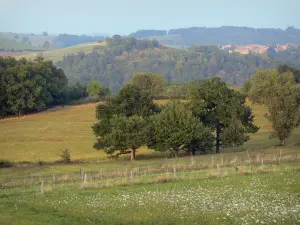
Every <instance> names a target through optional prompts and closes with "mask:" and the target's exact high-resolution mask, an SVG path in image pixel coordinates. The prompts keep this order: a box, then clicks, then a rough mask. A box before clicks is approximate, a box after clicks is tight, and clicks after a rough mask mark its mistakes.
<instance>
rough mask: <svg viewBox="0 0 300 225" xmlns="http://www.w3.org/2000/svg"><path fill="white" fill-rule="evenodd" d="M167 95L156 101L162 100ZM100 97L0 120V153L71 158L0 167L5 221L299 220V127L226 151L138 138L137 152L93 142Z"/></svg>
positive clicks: (54, 224)
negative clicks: (155, 144) (179, 148)
mask: <svg viewBox="0 0 300 225" xmlns="http://www.w3.org/2000/svg"><path fill="white" fill-rule="evenodd" d="M165 102H166V100H160V101H158V103H159V104H164V103H165ZM95 106H96V104H86V105H79V106H65V107H56V108H53V109H51V110H48V111H46V112H42V113H39V114H33V115H28V116H23V117H16V118H9V119H4V120H0V127H1V130H0V156H1V157H0V159H7V160H11V161H14V162H20V161H48V162H52V161H55V160H58V159H59V156H58V153H59V150H61V149H65V148H69V149H71V156H72V159H73V160H81V162H78V163H73V164H41V165H40V166H37V165H31V164H28V165H25V164H21V165H19V166H20V167H12V168H4V169H0V224H1V225H2V224H3V225H22V224H23V225H42V224H43V225H44V224H45V225H59V224H61V225H65V224H72V225H73V224H74V225H85V224H118V225H120V224H123V225H125V224H155V225H156V224H174V225H175V224H182V225H183V224H208V225H209V224H211V225H213V224H228V225H229V224H230V225H232V224H274V225H277V224H300V164H299V162H300V154H299V150H300V148H299V142H300V140H299V136H300V129H297V130H295V132H294V133H293V135H292V137H291V138H290V140H289V141H288V145H287V146H285V147H276V144H278V141H277V140H270V139H269V138H268V137H269V134H270V131H271V125H270V123H269V122H268V121H267V120H266V119H265V118H264V116H263V115H264V113H265V112H266V109H265V108H264V107H263V106H260V105H252V107H253V110H254V114H255V116H256V123H257V124H258V125H259V126H260V127H261V129H260V131H259V132H258V133H257V134H255V135H253V136H252V138H251V140H250V141H249V142H248V143H247V144H246V145H245V146H243V147H242V148H238V149H235V151H234V152H233V150H232V149H222V152H223V153H222V154H218V155H215V154H207V155H201V156H195V157H181V158H164V157H162V155H161V154H157V153H153V152H152V151H150V150H148V149H146V148H142V149H140V150H139V151H138V155H137V158H138V160H136V161H133V162H131V161H129V160H128V159H127V157H124V158H123V157H122V158H120V159H119V160H116V161H114V160H105V161H99V160H100V159H105V155H104V154H103V153H102V152H97V151H95V150H93V148H92V145H93V143H94V141H95V138H94V136H93V133H92V129H91V126H92V124H93V123H94V122H95V121H96V120H95Z"/></svg>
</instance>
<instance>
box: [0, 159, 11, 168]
mask: <svg viewBox="0 0 300 225" xmlns="http://www.w3.org/2000/svg"><path fill="white" fill-rule="evenodd" d="M8 167H13V163H12V162H10V161H8V160H0V168H8Z"/></svg>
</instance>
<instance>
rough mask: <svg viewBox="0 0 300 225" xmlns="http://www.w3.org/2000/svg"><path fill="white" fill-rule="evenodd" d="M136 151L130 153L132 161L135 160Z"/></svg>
mask: <svg viewBox="0 0 300 225" xmlns="http://www.w3.org/2000/svg"><path fill="white" fill-rule="evenodd" d="M135 151H136V149H135V148H133V149H132V150H131V152H130V160H135Z"/></svg>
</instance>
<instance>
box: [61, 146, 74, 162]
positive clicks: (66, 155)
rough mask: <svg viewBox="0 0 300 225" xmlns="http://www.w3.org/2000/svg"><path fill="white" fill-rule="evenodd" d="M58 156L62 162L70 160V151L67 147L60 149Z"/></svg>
mask: <svg viewBox="0 0 300 225" xmlns="http://www.w3.org/2000/svg"><path fill="white" fill-rule="evenodd" d="M59 156H60V158H61V161H62V162H63V163H70V162H71V151H70V150H69V149H64V150H61V151H60V155H59Z"/></svg>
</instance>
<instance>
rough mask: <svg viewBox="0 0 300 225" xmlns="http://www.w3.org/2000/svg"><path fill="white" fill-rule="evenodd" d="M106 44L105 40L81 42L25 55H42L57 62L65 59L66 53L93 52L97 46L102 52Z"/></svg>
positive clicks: (30, 56)
mask: <svg viewBox="0 0 300 225" xmlns="http://www.w3.org/2000/svg"><path fill="white" fill-rule="evenodd" d="M105 46H106V43H105V42H101V43H96V42H95V43H88V44H80V45H74V46H71V47H67V48H60V49H52V50H48V51H44V52H42V53H32V54H28V55H24V57H25V58H27V59H35V58H36V56H37V55H41V56H43V57H44V58H45V59H47V60H51V61H53V62H57V61H60V60H63V57H64V56H65V55H69V54H76V53H79V52H84V53H91V52H92V51H93V50H94V49H95V48H96V49H97V52H101V51H102V52H104V49H105Z"/></svg>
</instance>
